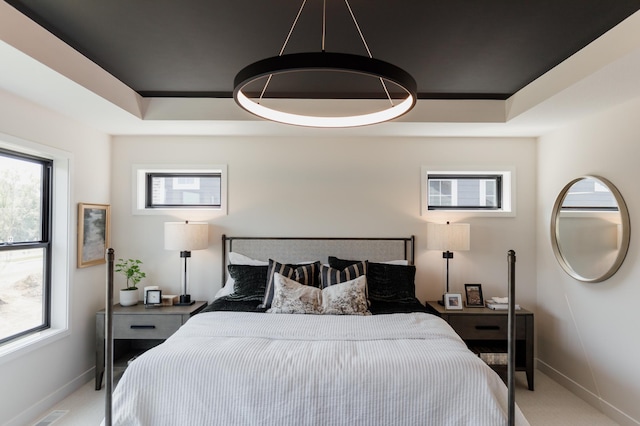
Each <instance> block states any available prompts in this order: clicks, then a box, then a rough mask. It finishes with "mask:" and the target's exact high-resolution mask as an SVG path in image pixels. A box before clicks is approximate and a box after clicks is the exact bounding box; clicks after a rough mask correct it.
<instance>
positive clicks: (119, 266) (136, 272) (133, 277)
mask: <svg viewBox="0 0 640 426" xmlns="http://www.w3.org/2000/svg"><path fill="white" fill-rule="evenodd" d="M140 265H142V261H140V260H138V259H127V260H124V259H118V262H117V263H116V264H115V272H119V273H121V274H122V275H124V276H125V278H126V279H127V282H126V286H125V288H123V289H121V290H120V305H122V306H133V305H137V304H138V283H139V282H140V281H141V280H142V279H143V278H145V277H146V276H147V274H146V273H144V272H142V270H141V269H140Z"/></svg>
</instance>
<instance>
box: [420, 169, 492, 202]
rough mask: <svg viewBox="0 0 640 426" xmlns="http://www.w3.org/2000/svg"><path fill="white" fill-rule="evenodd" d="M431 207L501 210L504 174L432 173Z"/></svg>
mask: <svg viewBox="0 0 640 426" xmlns="http://www.w3.org/2000/svg"><path fill="white" fill-rule="evenodd" d="M427 181H428V194H427V199H428V209H429V210H451V209H456V210H462V209H474V210H498V209H500V207H501V203H502V197H501V196H500V193H501V191H502V176H501V175H448V174H443V175H439V174H432V175H431V174H430V175H428V177H427Z"/></svg>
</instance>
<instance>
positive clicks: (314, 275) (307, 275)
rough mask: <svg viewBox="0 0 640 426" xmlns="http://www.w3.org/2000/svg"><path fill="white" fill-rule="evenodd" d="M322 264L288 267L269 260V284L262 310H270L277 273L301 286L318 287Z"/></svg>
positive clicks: (263, 299) (266, 288) (261, 305)
mask: <svg viewBox="0 0 640 426" xmlns="http://www.w3.org/2000/svg"><path fill="white" fill-rule="evenodd" d="M319 269H320V262H313V263H306V264H302V265H286V264H283V263H279V262H276V261H275V260H273V259H269V267H268V270H267V283H266V287H265V290H264V297H263V298H262V304H260V305H259V307H261V308H270V307H271V301H272V300H273V280H274V275H275V274H276V273H278V274H280V275H283V276H285V277H287V278H291V279H293V280H295V281H297V282H298V283H300V284H304V285H309V286H312V287H318V271H319Z"/></svg>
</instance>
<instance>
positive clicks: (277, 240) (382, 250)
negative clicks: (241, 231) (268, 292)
mask: <svg viewBox="0 0 640 426" xmlns="http://www.w3.org/2000/svg"><path fill="white" fill-rule="evenodd" d="M414 247H415V237H414V236H413V235H412V236H410V237H398V238H327V237H321V238H312V237H227V236H226V235H223V236H222V282H223V283H224V282H225V281H226V274H227V259H228V253H229V252H232V251H233V252H237V253H241V254H243V255H245V256H248V257H250V258H252V259H258V260H264V261H267V260H269V259H275V260H277V261H278V262H282V263H295V262H306V261H316V260H319V261H320V262H323V263H326V262H327V259H328V257H329V256H335V257H339V258H342V259H354V260H369V261H371V262H385V261H389V260H398V259H404V260H407V261H408V262H409V264H411V265H413V263H414V258H415V255H414Z"/></svg>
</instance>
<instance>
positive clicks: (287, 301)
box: [267, 272, 322, 314]
mask: <svg viewBox="0 0 640 426" xmlns="http://www.w3.org/2000/svg"><path fill="white" fill-rule="evenodd" d="M273 288H274V291H273V300H272V301H271V308H270V309H269V310H267V312H269V313H274V314H320V313H322V292H321V291H320V289H319V288H316V287H311V286H308V285H303V284H300V283H298V282H296V281H294V280H292V279H290V278H287V277H285V276H283V275H280V274H279V273H277V272H276V273H275V274H274V277H273Z"/></svg>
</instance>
